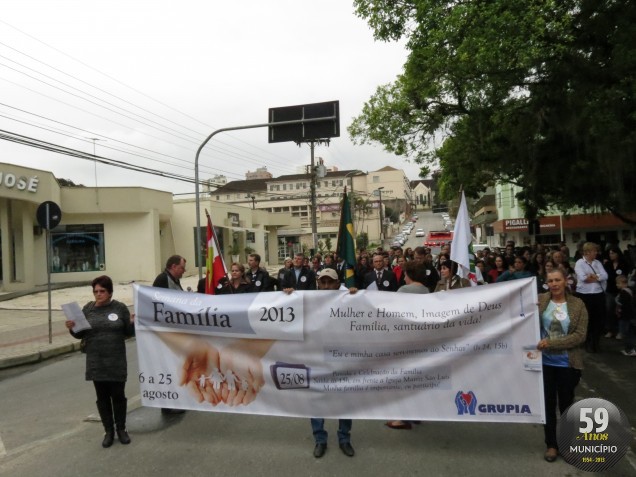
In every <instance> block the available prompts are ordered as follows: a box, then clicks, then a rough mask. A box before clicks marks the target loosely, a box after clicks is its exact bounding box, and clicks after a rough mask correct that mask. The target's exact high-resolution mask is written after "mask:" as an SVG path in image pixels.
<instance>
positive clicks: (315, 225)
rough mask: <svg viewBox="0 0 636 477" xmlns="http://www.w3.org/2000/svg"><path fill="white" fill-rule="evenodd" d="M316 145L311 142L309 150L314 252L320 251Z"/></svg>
mask: <svg viewBox="0 0 636 477" xmlns="http://www.w3.org/2000/svg"><path fill="white" fill-rule="evenodd" d="M315 146H316V143H315V142H314V141H311V142H310V143H309V149H310V150H311V171H310V174H311V175H310V180H311V182H310V184H309V191H310V195H311V240H312V243H313V244H314V252H315V251H316V250H318V223H317V222H318V219H317V217H316V167H315V165H314V149H315Z"/></svg>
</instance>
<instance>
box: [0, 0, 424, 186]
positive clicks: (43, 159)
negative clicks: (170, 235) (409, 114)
mask: <svg viewBox="0 0 636 477" xmlns="http://www.w3.org/2000/svg"><path fill="white" fill-rule="evenodd" d="M2 7H3V8H2V11H3V12H2V17H1V18H0V103H1V104H0V129H2V130H5V131H10V132H12V133H18V134H22V135H25V136H29V137H33V138H37V139H41V140H45V141H48V142H51V143H55V144H61V145H64V146H66V147H70V148H73V149H79V150H82V151H86V152H89V153H92V151H93V141H91V140H90V139H88V138H99V139H100V140H99V141H96V142H95V143H96V146H95V147H96V152H97V154H98V155H103V156H106V157H108V158H112V159H117V160H120V161H125V162H130V163H134V164H139V165H143V166H146V167H153V168H156V169H158V170H162V171H170V172H173V173H178V174H182V175H185V176H188V177H193V176H194V171H193V164H194V156H195V153H196V149H197V148H198V146H199V145H200V144H201V142H202V141H203V140H204V139H205V137H207V135H208V134H210V133H211V132H212V131H213V130H215V129H218V128H224V127H234V126H241V125H249V124H260V123H264V122H267V111H268V108H270V107H278V106H288V105H296V104H304V103H313V102H321V101H331V100H339V101H340V113H341V123H340V126H341V136H340V137H339V138H334V139H333V140H332V141H331V145H330V146H329V147H317V148H316V156H317V157H322V158H324V160H325V163H326V165H327V166H332V165H335V166H337V167H339V168H340V169H341V170H342V169H361V170H364V171H371V170H376V169H379V168H381V167H384V166H386V165H391V166H393V167H397V168H402V169H404V170H405V172H406V173H407V176H408V177H409V178H410V179H417V178H418V177H417V174H418V171H419V167H418V166H417V165H415V164H412V163H408V162H406V161H404V160H403V159H401V158H396V157H395V156H393V155H391V154H388V153H386V152H384V151H383V150H382V148H381V147H380V146H375V147H372V146H364V147H362V146H353V145H352V144H351V142H350V140H349V137H348V134H347V132H346V128H347V126H348V125H349V123H350V122H351V119H352V118H353V117H355V116H357V115H358V114H359V112H360V111H361V108H362V106H363V104H364V102H365V101H366V100H367V99H368V98H369V97H370V96H371V95H372V94H373V92H374V91H375V89H376V87H377V86H378V85H380V84H385V83H389V82H392V81H393V80H394V79H395V77H396V75H398V74H399V73H400V72H401V71H402V65H403V64H404V61H405V58H406V53H405V50H404V48H403V45H400V44H386V43H379V42H375V41H374V39H373V35H372V32H371V30H370V29H369V27H368V26H367V24H366V23H365V22H364V21H363V20H361V19H359V18H357V17H356V16H355V15H354V13H353V6H352V3H351V2H350V1H347V0H320V1H306V0H243V1H240V2H228V1H218V0H212V1H209V0H208V1H200V0H181V1H169V0H153V1H152V2H151V1H145V0H143V1H142V0H125V1H123V0H108V1H103V0H89V1H87V0H3V2H2ZM53 131H57V132H53ZM60 133H61V134H60ZM309 158H310V153H309V147H308V146H307V145H304V146H302V147H300V148H299V147H298V146H296V145H295V144H294V143H282V144H275V145H273V144H268V142H267V130H266V129H264V128H263V129H253V130H247V131H237V132H232V133H222V134H220V135H218V136H216V137H215V138H214V139H213V140H212V141H211V143H210V144H209V145H208V146H206V148H205V149H204V154H203V156H202V158H201V177H202V178H207V177H209V176H211V175H214V174H224V175H226V176H227V177H228V180H237V179H244V177H245V173H246V172H247V171H248V170H251V171H253V170H255V169H256V168H257V167H262V166H266V167H267V169H268V170H269V171H270V172H271V173H272V174H274V176H279V175H282V174H293V173H295V172H296V169H297V167H298V166H301V165H303V164H308V163H309ZM0 162H9V163H15V164H21V165H25V166H27V167H33V168H39V169H43V170H50V171H51V172H53V173H54V174H55V176H56V177H58V178H67V179H71V180H73V181H74V182H76V183H83V184H85V185H88V186H93V185H95V171H94V165H93V163H92V162H91V161H86V160H82V159H78V158H73V157H68V156H61V155H58V154H54V153H51V152H45V151H41V150H38V149H34V148H30V147H27V146H22V145H17V144H13V143H11V142H8V141H4V140H2V141H0ZM97 183H98V184H99V185H100V186H107V185H136V186H139V185H141V186H145V187H151V188H156V189H161V190H169V191H172V192H175V193H184V192H190V191H193V190H194V186H193V185H192V184H187V183H181V182H176V181H169V180H165V179H161V178H159V177H156V176H149V175H144V174H140V173H134V172H129V171H125V170H122V169H116V168H113V167H109V166H104V165H100V166H98V167H97Z"/></svg>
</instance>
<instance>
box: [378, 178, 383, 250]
mask: <svg viewBox="0 0 636 477" xmlns="http://www.w3.org/2000/svg"><path fill="white" fill-rule="evenodd" d="M382 189H384V187H378V195H379V196H380V245H382V244H383V240H382V237H383V235H384V217H382V215H383V214H382Z"/></svg>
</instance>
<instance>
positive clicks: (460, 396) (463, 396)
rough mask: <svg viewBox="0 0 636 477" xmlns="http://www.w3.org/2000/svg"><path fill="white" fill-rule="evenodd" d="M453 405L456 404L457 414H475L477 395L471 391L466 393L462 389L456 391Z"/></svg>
mask: <svg viewBox="0 0 636 477" xmlns="http://www.w3.org/2000/svg"><path fill="white" fill-rule="evenodd" d="M455 405H456V406H457V414H459V415H460V416H462V415H464V414H470V415H473V416H474V415H475V409H477V396H475V393H474V392H472V391H468V392H467V393H465V392H463V391H457V394H456V395H455Z"/></svg>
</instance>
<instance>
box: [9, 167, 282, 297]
mask: <svg viewBox="0 0 636 477" xmlns="http://www.w3.org/2000/svg"><path fill="white" fill-rule="evenodd" d="M45 201H52V202H55V203H56V204H58V205H59V206H60V208H61V210H62V220H61V222H60V224H59V225H58V226H57V227H55V228H54V229H53V230H51V231H50V233H49V235H50V241H51V246H50V260H49V262H50V271H51V283H54V284H59V283H86V282H88V281H90V280H92V279H93V278H95V277H96V276H97V275H99V274H107V275H109V276H110V277H111V278H112V279H113V280H114V281H116V282H130V281H141V282H152V281H153V280H154V278H155V276H156V275H157V274H158V273H159V272H160V271H161V270H162V269H163V267H164V264H165V261H166V259H167V257H169V256H170V255H173V254H180V255H183V256H184V257H185V258H186V259H187V261H188V272H187V274H194V273H196V272H197V270H196V255H197V254H196V249H197V245H196V237H197V234H196V215H195V207H194V200H189V201H173V196H172V194H171V193H170V192H163V191H158V190H153V189H147V188H144V187H99V188H94V187H83V186H60V184H59V183H58V181H57V179H56V178H55V177H54V176H53V174H51V173H50V172H47V171H42V170H36V169H29V168H25V167H20V166H16V165H13V164H5V163H0V292H14V291H23V290H32V289H33V288H34V287H37V286H42V285H46V283H47V259H46V256H47V253H46V250H47V240H46V237H47V233H46V231H45V230H43V229H42V228H41V227H40V226H39V225H38V223H37V219H36V211H37V208H38V206H39V205H40V204H42V203H43V202H45ZM205 208H207V209H208V210H209V211H210V214H211V216H212V221H213V223H214V225H215V227H218V234H219V238H220V241H221V242H222V243H225V244H227V247H223V249H224V251H225V256H226V261H229V260H231V253H230V247H231V246H234V247H238V250H239V252H240V253H239V255H240V259H241V261H246V254H247V252H248V251H249V250H255V251H258V252H259V253H261V255H263V263H264V264H265V263H266V262H267V261H268V259H269V257H270V256H271V258H272V260H271V261H272V262H273V263H276V262H277V260H276V256H277V253H276V252H277V250H276V243H277V240H276V236H277V230H278V227H281V226H289V225H290V223H291V220H290V218H289V216H288V215H286V214H268V213H266V212H259V211H252V210H251V209H249V208H246V207H238V206H232V205H222V204H218V203H216V202H212V201H210V200H209V199H208V200H207V201H206V202H205V203H204V204H202V211H201V214H202V218H201V225H202V226H205V224H206V218H205V215H204V213H205V212H204V210H205ZM202 236H203V237H204V239H205V233H203V234H202ZM272 237H273V238H272Z"/></svg>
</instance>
